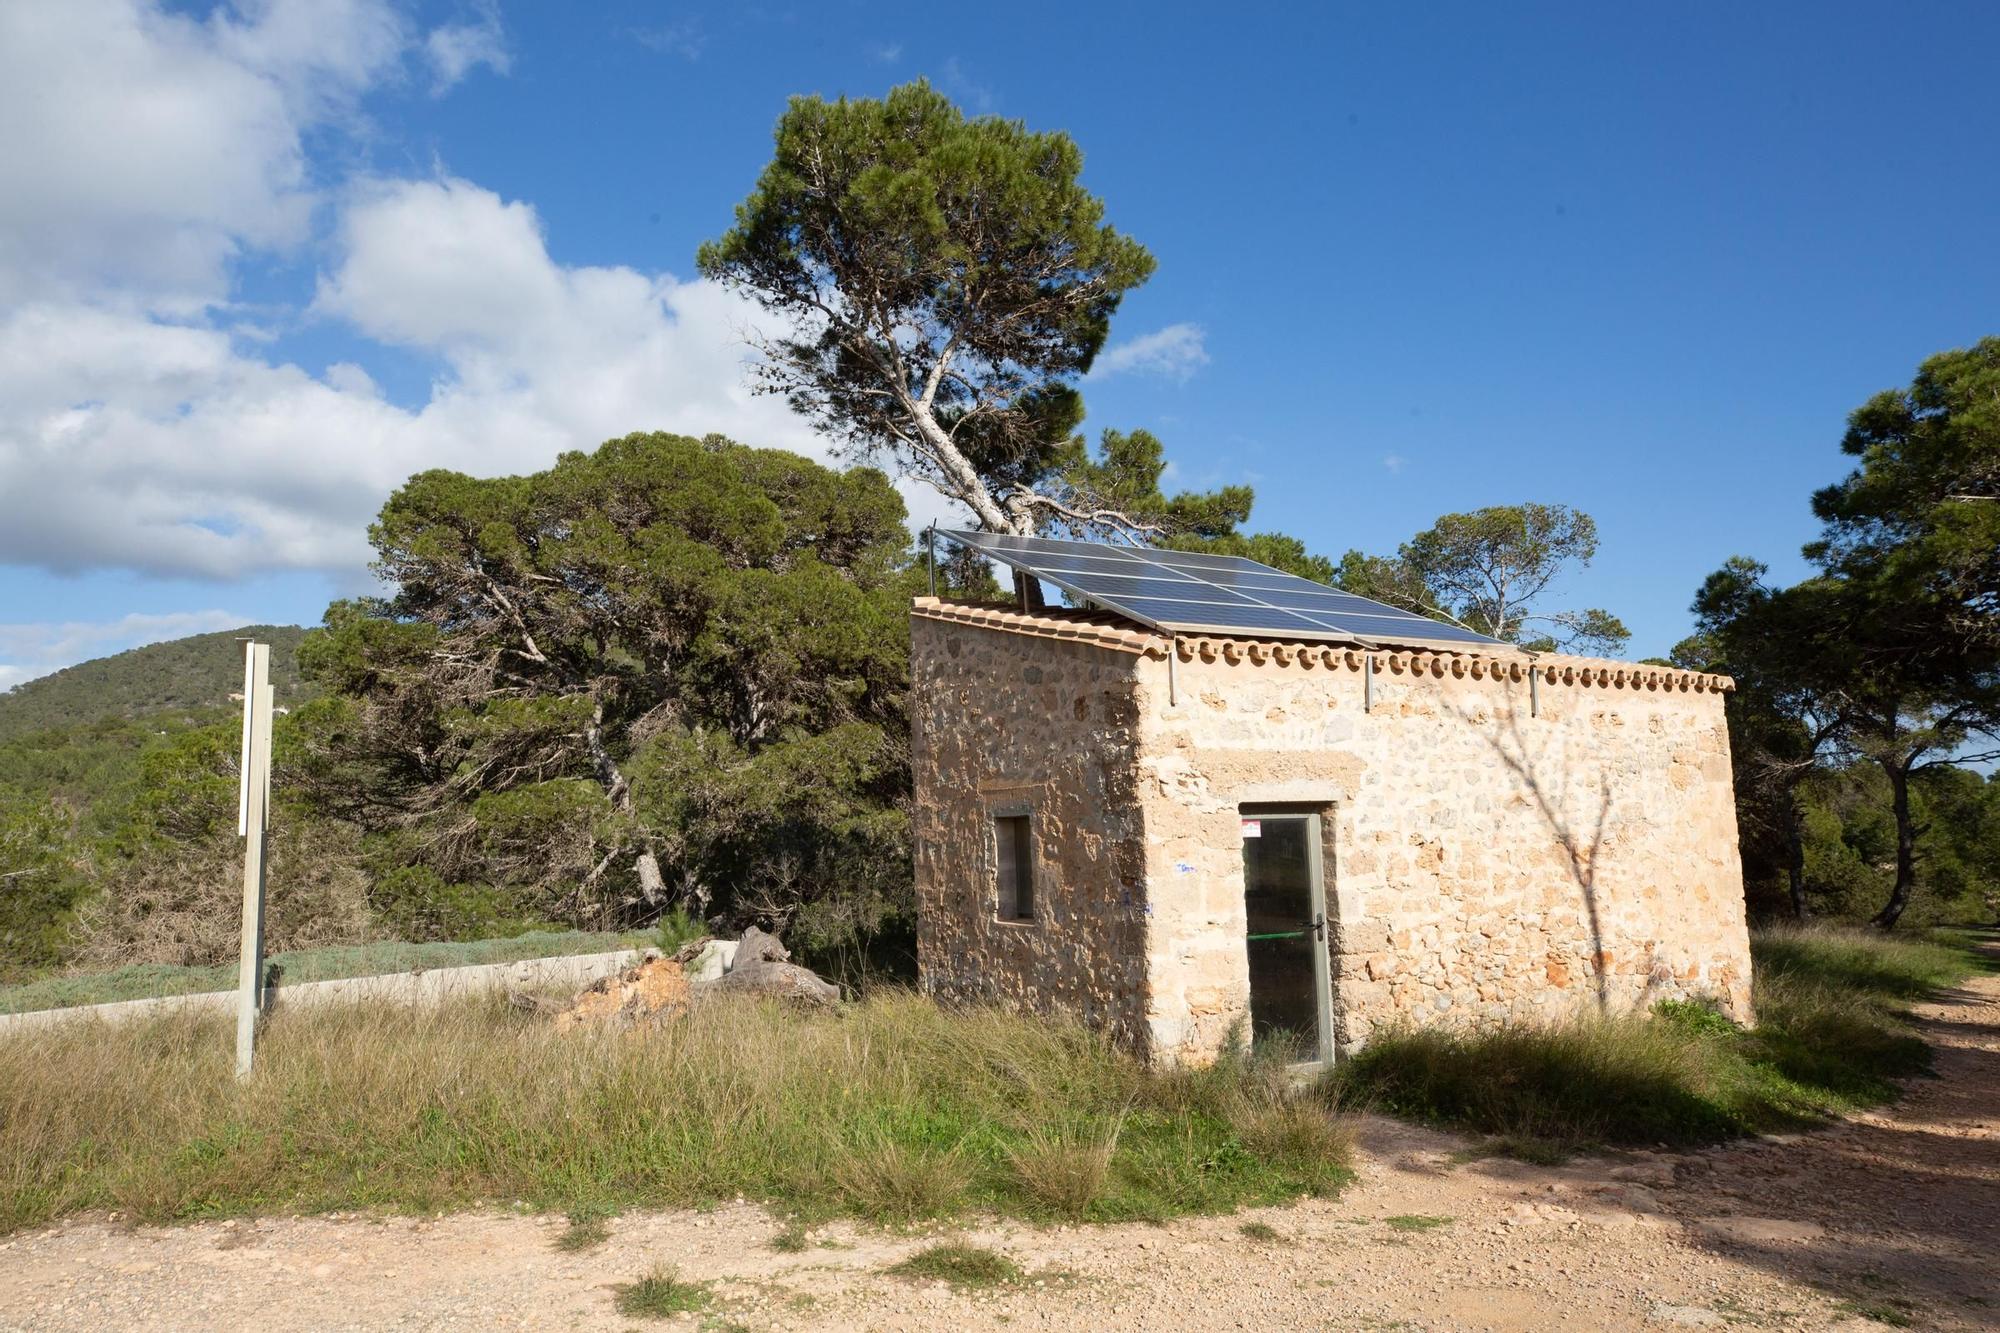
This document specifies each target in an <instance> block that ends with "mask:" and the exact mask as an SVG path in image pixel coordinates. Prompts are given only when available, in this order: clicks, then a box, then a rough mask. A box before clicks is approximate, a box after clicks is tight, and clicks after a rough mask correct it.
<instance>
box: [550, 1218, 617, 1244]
mask: <svg viewBox="0 0 2000 1333" xmlns="http://www.w3.org/2000/svg"><path fill="white" fill-rule="evenodd" d="M610 1239H611V1218H610V1216H609V1215H608V1214H607V1213H605V1211H604V1210H603V1209H601V1208H572V1209H571V1210H570V1214H569V1225H568V1226H567V1227H565V1228H564V1229H563V1233H562V1234H561V1235H560V1236H557V1237H556V1248H557V1249H559V1250H562V1251H564V1252H565V1253H569V1254H575V1253H576V1252H578V1251H579V1250H588V1249H593V1248H595V1247H596V1246H599V1245H602V1244H603V1243H604V1242H605V1241H607V1240H610Z"/></svg>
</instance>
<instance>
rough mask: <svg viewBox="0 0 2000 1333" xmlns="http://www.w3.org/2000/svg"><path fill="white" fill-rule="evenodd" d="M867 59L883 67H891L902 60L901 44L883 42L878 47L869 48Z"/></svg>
mask: <svg viewBox="0 0 2000 1333" xmlns="http://www.w3.org/2000/svg"><path fill="white" fill-rule="evenodd" d="M868 57H869V59H871V60H874V61H877V62H879V63H881V64H884V65H893V64H895V63H896V62H897V61H898V60H901V59H902V58H903V44H902V43H901V42H884V43H882V44H881V45H880V46H873V47H870V48H869V49H868Z"/></svg>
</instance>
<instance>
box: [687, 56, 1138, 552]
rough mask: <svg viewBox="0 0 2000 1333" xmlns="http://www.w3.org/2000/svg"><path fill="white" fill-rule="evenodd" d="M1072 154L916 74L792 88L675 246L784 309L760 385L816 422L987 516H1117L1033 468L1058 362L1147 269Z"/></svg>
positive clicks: (1066, 381)
mask: <svg viewBox="0 0 2000 1333" xmlns="http://www.w3.org/2000/svg"><path fill="white" fill-rule="evenodd" d="M1082 166H1083V155H1082V153H1081V152H1080V151H1079V150H1078V148H1077V146H1076V144H1075V142H1074V141H1073V140H1071V139H1070V138H1069V136H1068V135H1065V134H1061V133H1044V132H1036V131H1031V130H1029V129H1028V128H1026V127H1025V126H1024V125H1022V124H1021V123H1020V122H1018V121H1009V120H1002V119H999V118H998V117H993V116H983V117H975V118H967V117H966V116H965V115H964V114H963V113H962V112H961V111H960V110H959V109H958V108H957V107H956V106H954V105H953V104H952V103H951V101H950V100H949V99H948V98H946V97H945V96H943V95H942V94H941V93H939V92H937V91H936V90H935V89H933V88H932V87H931V86H930V85H929V84H927V83H925V82H922V81H921V80H920V81H918V82H915V83H910V84H905V85H903V86H902V87H900V88H895V89H893V90H891V91H890V93H889V94H888V96H887V97H885V98H882V99H881V100H879V101H878V100H871V99H858V100H853V101H850V100H848V99H846V98H841V99H839V100H837V101H833V102H828V101H825V100H824V99H822V98H819V97H796V98H793V99H792V102H791V105H790V106H789V107H788V108H787V110H786V111H785V114H784V116H783V118H782V119H780V120H779V122H778V127H777V132H776V152H775V155H774V157H773V158H772V161H771V163H770V165H769V166H767V167H766V168H765V169H764V173H763V175H762V176H760V177H759V178H758V181H757V184H756V188H755V189H754V190H753V191H752V193H751V194H750V197H749V198H748V199H746V200H745V201H744V202H743V203H742V204H740V205H738V207H737V210H736V225H735V226H734V227H733V228H731V229H730V230H729V231H728V232H727V233H726V234H724V235H723V236H721V237H720V238H718V239H716V240H714V241H711V242H709V243H708V244H706V245H704V246H703V247H702V248H701V251H700V254H699V256H698V258H697V262H698V264H699V266H700V268H701V271H702V272H703V273H704V274H705V275H707V276H708V277H710V278H713V279H715V280H717V281H719V282H722V283H725V284H728V285H729V286H732V287H735V288H737V289H739V290H743V291H746V292H748V293H749V294H750V295H751V296H753V297H754V298H755V299H756V300H758V301H759V302H760V303H762V304H763V306H764V307H765V308H766V309H767V310H770V311H772V312H773V313H775V314H777V315H779V316H781V317H782V318H783V319H785V320H786V321H787V322H788V324H789V326H790V327H789V330H788V332H786V333H785V334H784V335H782V336H779V337H777V338H774V339H772V340H771V341H770V342H769V343H768V345H767V346H766V347H765V349H764V350H765V352H766V360H765V362H764V364H763V366H762V368H761V371H760V373H761V375H762V377H763V384H764V387H766V388H767V389H770V390H772V391H775V392H779V393H782V394H784V395H785V396H786V397H787V399H788V400H789V401H790V402H791V404H792V406H793V407H794V408H795V409H797V410H798V411H799V412H801V413H803V414H804V415H806V416H807V417H809V418H810V419H812V420H813V421H815V422H817V423H818V424H819V425H820V426H821V428H822V429H824V430H825V431H826V432H827V433H828V434H829V435H830V436H832V437H833V438H835V439H836V440H840V441H844V442H845V443H847V444H849V445H851V446H854V447H856V448H857V449H859V450H860V451H862V452H863V453H864V454H870V453H873V452H875V451H878V450H886V451H889V452H890V453H893V454H894V455H895V457H896V459H897V461H898V462H899V463H901V464H903V465H905V466H907V467H909V468H910V469H911V470H912V471H913V472H914V473H915V474H916V475H918V476H919V477H921V478H923V479H924V480H925V481H926V482H928V483H929V484H931V485H933V486H935V487H937V488H938V489H939V490H940V491H942V492H943V493H944V494H946V495H948V496H950V497H951V498H952V499H954V500H957V501H958V502H960V503H961V504H964V505H965V506H966V507H967V508H968V509H970V510H971V511H972V513H973V514H974V515H975V516H976V518H977V520H978V522H979V523H980V525H981V526H983V527H985V528H986V529H988V530H990V531H995V532H1017V533H1031V532H1034V531H1035V530H1036V529H1037V528H1038V527H1039V526H1041V525H1042V524H1043V523H1045V522H1047V521H1049V520H1050V519H1051V518H1055V519H1060V520H1063V521H1070V522H1093V521H1102V522H1108V523H1112V524H1117V523H1119V522H1120V521H1121V519H1122V516H1119V515H1116V514H1115V513H1112V512H1110V511H1108V509H1106V508H1105V507H1102V506H1095V505H1093V503H1092V501H1091V500H1090V499H1089V498H1088V497H1085V496H1080V495H1079V494H1077V493H1075V492H1074V491H1072V492H1071V493H1069V494H1063V493H1061V492H1059V491H1056V490H1053V489H1044V488H1043V487H1041V486H1040V485H1038V483H1040V482H1042V481H1044V480H1045V479H1046V478H1047V477H1049V475H1050V474H1051V472H1052V470H1053V469H1052V462H1053V459H1054V456H1055V455H1056V454H1058V453H1059V452H1061V451H1062V450H1063V449H1064V448H1065V446H1066V444H1067V442H1068V441H1069V439H1070V436H1071V434H1072V433H1073V431H1074V430H1075V428H1076V426H1077V424H1078V423H1079V422H1080V421H1081V420H1082V417H1083V408H1082V401H1081V398H1080V396H1079V394H1078V392H1077V389H1076V384H1075V382H1076V380H1077V379H1078V378H1079V377H1080V376H1082V375H1083V373H1084V372H1086V371H1088V370H1089V369H1090V366H1091V362H1092V361H1093V359H1094V358H1095V357H1096V355H1097V353H1098V351H1099V350H1100V349H1101V348H1102V347H1103V345H1104V341H1105V338H1106V336H1107V334H1108V332H1109V330H1110V323H1111V316H1112V314H1113V313H1114V312H1115V311H1116V310H1117V309H1118V305H1119V303H1120V301H1122V300H1123V299H1124V296H1125V294H1126V293H1127V292H1128V291H1130V290H1131V289H1132V288H1134V287H1136V286H1138V285H1139V284H1140V283H1142V282H1144V281H1145V280H1146V279H1147V277H1149V276H1150V275H1151V274H1152V271H1153V259H1152V256H1151V255H1149V254H1148V253H1147V252H1146V250H1145V248H1144V247H1142V246H1141V245H1139V244H1138V242H1136V241H1134V240H1132V239H1131V238H1129V237H1127V236H1124V235H1121V234H1120V233H1119V232H1118V231H1117V230H1116V229H1114V228H1113V227H1111V226H1110V225H1109V224H1108V223H1106V222H1105V221H1104V206H1103V204H1102V203H1101V202H1100V201H1099V200H1098V199H1097V198H1096V197H1095V196H1094V195H1092V194H1091V193H1090V192H1089V191H1087V190H1085V189H1084V188H1083V186H1082V185H1081V184H1080V183H1079V182H1078V179H1077V178H1078V175H1079V173H1080V172H1081V170H1082ZM1100 510H1103V512H1099V511H1100Z"/></svg>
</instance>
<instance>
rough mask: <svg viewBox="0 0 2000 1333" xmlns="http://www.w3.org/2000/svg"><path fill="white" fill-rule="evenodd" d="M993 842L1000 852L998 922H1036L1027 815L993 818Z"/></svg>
mask: <svg viewBox="0 0 2000 1333" xmlns="http://www.w3.org/2000/svg"><path fill="white" fill-rule="evenodd" d="M993 840H994V843H995V845H996V846H997V847H998V849H999V853H1000V856H999V862H998V864H999V872H1000V874H999V878H1000V919H1001V920H1002V921H1033V920H1034V919H1035V845H1034V841H1033V838H1032V836H1031V835H1030V833H1029V831H1028V817H1027V816H1026V815H995V816H994V817H993Z"/></svg>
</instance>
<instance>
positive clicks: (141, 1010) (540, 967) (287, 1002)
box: [0, 949, 642, 1037]
mask: <svg viewBox="0 0 2000 1333" xmlns="http://www.w3.org/2000/svg"><path fill="white" fill-rule="evenodd" d="M641 952H642V951H641V950H638V949H620V950H618V951H617V952H615V953H590V954H574V955H571V956H568V957H558V958H524V959H521V960H520V961H518V962H513V963H482V964H480V965H478V966H474V967H439V968H431V969H429V970H427V971H421V972H385V973H380V974H378V975H376V976H372V977H344V978H341V979H340V980H338V981H302V982H298V983H296V984H294V985H290V986H287V985H283V984H280V985H278V986H276V987H274V988H273V989H272V990H271V991H270V993H269V996H268V1001H269V1005H270V1008H271V1010H272V1011H273V1012H283V1011H284V1010H286V1009H292V1008H307V1007H310V1006H312V1005H316V1004H328V1003H334V1002H343V1001H354V1000H393V1001H395V1002H396V1003H398V1004H436V1003H438V1002H439V1001H441V1000H447V999H452V998H454V997H456V996H460V995H472V994H476V993H478V992H481V991H490V990H495V989H498V988H500V987H502V986H506V987H512V988H514V989H517V990H526V989H532V988H537V987H543V986H551V987H554V986H564V987H570V988H573V989H577V990H581V989H582V988H583V987H585V986H587V985H589V984H590V983H591V982H593V981H596V980H597V979H598V978H600V977H605V976H609V975H611V974H612V973H613V972H618V971H621V970H623V969H624V968H627V967H631V966H632V965H633V964H635V963H637V962H638V961H639V959H640V956H641ZM174 1009H206V1010H214V1011H216V1012H218V1013H234V1012H235V1010H236V992H235V991H233V990H228V991H203V992H200V993H198V994H194V995H163V996H160V997H158V998H156V999H150V1000H120V1001H118V1002H117V1003H114V1004H79V1005H72V1006H70V1007H68V1008H66V1009H35V1010H30V1011H29V1012H27V1013H25V1014H0V1037H6V1036H11V1035H13V1034H15V1033H19V1032H26V1031H29V1030H32V1029H35V1028H45V1027H53V1026H55V1025H56V1024H58V1023H69V1022H75V1021H78V1020H84V1019H96V1020H98V1021H99V1022H105V1023H122V1022H125V1021H127V1020H129V1019H134V1018H148V1017H152V1016H154V1015H157V1014H161V1013H165V1012H169V1011H171V1010H174Z"/></svg>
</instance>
